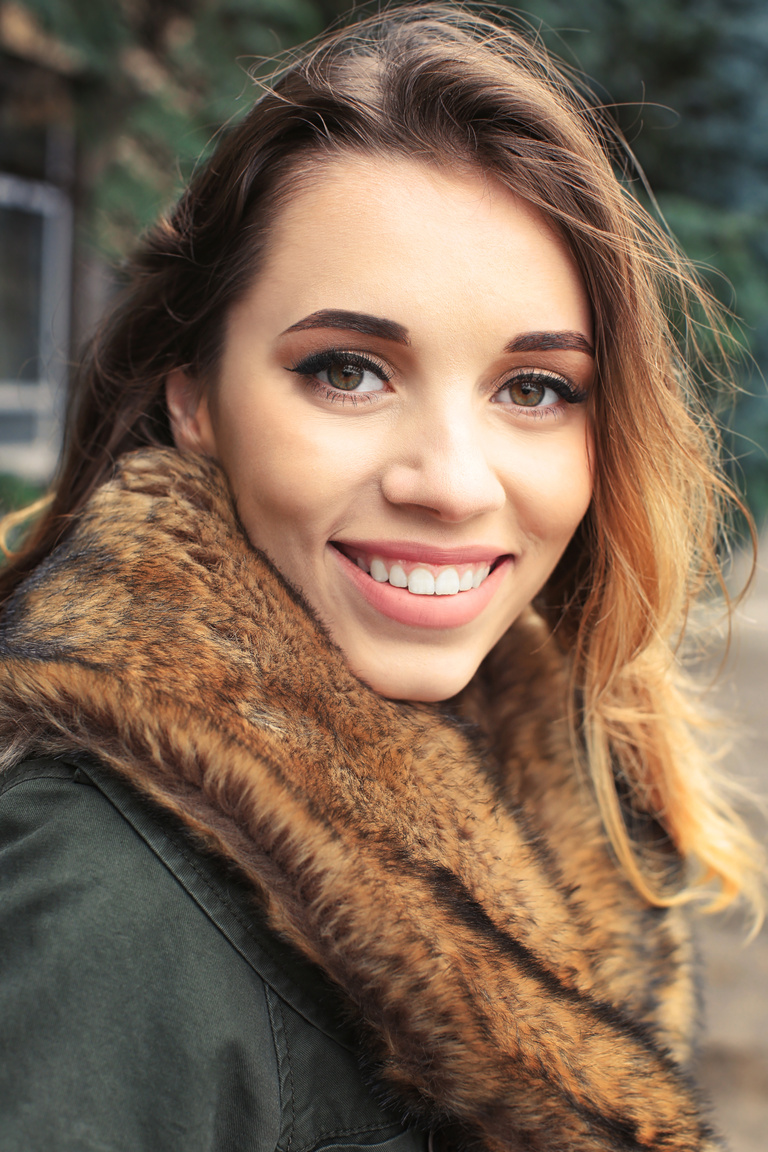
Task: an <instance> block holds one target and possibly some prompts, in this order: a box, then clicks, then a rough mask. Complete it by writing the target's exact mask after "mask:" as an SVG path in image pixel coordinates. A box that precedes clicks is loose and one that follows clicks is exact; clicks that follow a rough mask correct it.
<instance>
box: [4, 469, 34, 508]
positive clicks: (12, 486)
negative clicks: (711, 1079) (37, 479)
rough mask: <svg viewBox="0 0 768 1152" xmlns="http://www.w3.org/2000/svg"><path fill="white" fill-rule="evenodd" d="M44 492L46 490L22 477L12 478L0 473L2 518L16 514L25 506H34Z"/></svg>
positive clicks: (8, 474)
mask: <svg viewBox="0 0 768 1152" xmlns="http://www.w3.org/2000/svg"><path fill="white" fill-rule="evenodd" d="M43 492H44V488H43V487H42V485H40V484H34V483H33V482H32V481H31V480H24V479H23V478H22V477H21V476H12V475H11V474H10V473H8V472H0V516H5V515H6V513H8V512H15V511H16V509H17V508H23V507H24V506H25V504H32V503H33V501H35V500H37V499H39V497H40V496H42V494H43Z"/></svg>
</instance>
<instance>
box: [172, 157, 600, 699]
mask: <svg viewBox="0 0 768 1152" xmlns="http://www.w3.org/2000/svg"><path fill="white" fill-rule="evenodd" d="M327 310H333V311H336V312H338V311H340V310H344V311H351V312H356V313H362V314H366V315H371V316H374V317H378V318H384V319H386V320H387V321H389V322H391V324H394V325H396V326H400V328H404V329H407V333H408V335H407V341H408V342H407V343H403V342H402V341H403V338H404V337H403V333H402V332H401V331H400V330H399V329H397V328H394V329H392V330H391V331H389V332H383V333H379V334H371V333H365V332H361V331H359V330H358V328H359V326H357V327H345V328H343V329H339V328H338V327H330V326H328V324H323V325H322V326H315V325H316V324H317V323H318V321H317V319H315V320H314V321H313V322H312V324H311V326H307V325H306V324H305V325H304V326H302V324H301V322H302V321H303V320H305V318H307V317H310V316H314V315H315V314H316V313H317V312H325V311H327ZM334 323H335V321H334ZM345 323H346V322H345ZM297 326H298V327H297ZM289 329H292V330H290V331H289ZM542 333H545V334H551V333H568V334H571V335H570V336H568V337H567V338H561V339H560V343H565V344H567V345H571V346H570V347H566V348H562V347H561V348H558V347H551V345H552V343H553V341H552V340H549V339H548V340H544V339H543V338H542V337H541V334H542ZM577 337H578V339H576V338H577ZM513 341H517V350H514V349H511V348H510V345H511V343H512V342H513ZM590 341H591V316H590V309H589V304H588V301H587V298H586V294H585V291H584V288H583V286H582V283H581V280H580V277H579V275H578V272H577V270H576V268H575V266H574V264H573V261H572V259H571V258H570V256H569V254H568V253H567V252H566V250H565V248H564V246H563V245H562V243H561V242H560V241H559V240H558V238H557V237H556V235H555V234H554V233H553V232H552V230H551V229H550V228H549V227H548V225H547V224H546V222H545V221H544V219H543V218H542V217H541V216H540V215H539V214H537V213H536V212H535V211H534V210H532V209H531V208H530V207H529V206H528V205H526V204H524V203H523V202H521V201H520V200H518V199H517V198H516V197H515V196H514V195H513V194H512V193H510V192H509V191H508V190H507V189H505V188H503V187H501V186H500V185H498V184H496V183H495V182H494V181H493V180H491V179H488V178H485V177H483V176H482V175H480V174H474V173H446V172H445V171H442V170H438V169H436V168H434V167H430V166H427V165H426V164H421V163H418V162H416V161H411V160H404V159H400V158H381V157H377V158H373V157H371V158H363V157H357V156H354V157H353V156H351V157H344V158H341V159H336V160H333V161H329V162H328V163H327V164H325V165H323V166H320V167H318V175H317V178H316V179H314V180H313V182H312V184H311V186H308V187H304V188H303V189H302V190H300V191H298V192H297V194H296V195H295V196H294V198H293V199H292V201H291V202H290V203H289V204H288V205H287V206H286V208H285V209H284V210H283V212H282V215H281V216H280V218H279V220H278V222H277V224H276V226H275V229H274V233H273V235H272V238H271V244H270V247H269V251H268V253H267V258H266V261H265V264H264V266H263V269H262V271H261V273H260V274H259V276H258V277H257V278H256V279H255V281H254V283H253V285H252V287H251V288H250V290H249V291H248V292H247V293H246V294H245V296H244V297H243V298H242V299H241V300H240V301H239V302H238V303H237V304H236V305H235V306H234V308H233V309H232V311H231V313H230V315H229V317H228V323H227V328H226V334H225V340H224V347H223V355H222V359H221V363H220V369H219V373H218V378H217V380H216V381H214V382H213V386H212V387H210V388H208V389H204V390H203V392H202V398H201V390H200V388H199V387H197V386H196V385H197V383H198V382H196V381H190V380H189V379H188V378H187V377H186V376H185V374H184V373H183V372H182V371H181V370H179V371H176V372H173V373H171V374H170V375H169V378H168V381H167V396H168V404H169V411H170V414H171V421H172V426H173V430H174V436H175V440H176V445H177V447H179V448H180V449H182V450H183V451H191V452H203V453H205V454H207V455H210V456H213V457H215V458H216V459H218V460H219V461H220V462H221V464H222V465H223V468H224V470H225V472H226V474H227V477H228V479H229V482H230V484H231V486H232V488H233V491H234V493H235V497H236V501H237V505H238V510H239V513H240V516H241V518H242V521H243V524H244V526H245V529H246V531H247V533H248V535H249V537H250V539H251V541H252V542H253V543H254V544H255V545H256V546H257V547H259V548H261V549H263V550H264V551H265V552H266V553H267V554H268V555H269V557H270V558H271V559H272V560H273V562H274V563H275V565H276V566H277V568H278V569H279V570H280V572H281V573H282V574H283V575H284V576H285V577H286V578H287V579H288V580H289V581H290V582H291V583H292V584H294V585H295V586H296V587H297V588H299V589H300V590H301V592H302V593H303V594H304V596H305V597H306V599H307V600H308V602H309V603H310V604H311V605H312V607H313V608H314V609H315V611H316V612H317V614H318V616H319V618H320V619H321V620H322V621H323V623H324V624H325V625H326V626H327V628H328V629H329V631H330V633H331V636H332V637H333V639H334V640H335V641H336V642H337V643H338V644H339V646H340V647H341V649H342V651H343V652H344V654H345V656H346V657H347V660H348V662H349V664H350V666H351V668H352V669H353V671H355V672H356V673H357V674H358V675H359V676H360V677H361V678H362V679H364V680H365V681H366V682H367V683H368V684H370V685H371V687H373V688H374V689H375V690H376V691H378V692H380V693H381V694H382V695H384V696H388V697H391V698H394V699H412V700H424V701H435V700H442V699H446V698H448V697H450V696H453V695H454V694H455V693H456V692H458V691H459V690H460V689H461V688H463V687H464V686H465V685H466V684H467V683H468V682H469V680H470V679H471V677H472V675H473V674H474V672H475V670H476V668H477V667H478V665H479V663H480V662H481V660H482V659H483V658H484V657H485V656H486V654H487V653H488V652H489V651H490V650H491V648H492V647H493V646H494V645H495V644H496V642H497V641H498V640H499V638H500V637H501V636H502V635H503V634H504V633H505V632H506V631H507V629H508V628H509V626H510V625H511V624H512V622H513V621H514V620H515V619H516V618H517V617H518V616H519V614H520V612H521V611H522V610H523V609H524V608H525V607H526V605H528V604H529V603H530V602H531V600H532V599H533V597H534V596H535V595H536V593H537V592H538V591H539V590H540V589H541V587H542V586H543V585H544V583H545V582H546V580H547V578H548V577H549V575H550V573H551V572H552V570H553V568H554V567H555V565H556V563H557V561H558V560H559V558H560V556H561V555H562V552H563V550H564V549H565V547H566V545H567V543H568V541H569V540H570V538H571V536H572V535H573V532H574V531H575V529H576V527H577V525H578V524H579V521H580V520H581V519H582V517H583V515H584V513H585V512H586V509H587V507H588V504H589V501H590V497H591V490H592V471H591V462H590V436H589V427H588V420H587V405H586V403H585V402H584V398H585V396H586V393H587V392H588V389H589V386H590V384H591V381H592V376H593V371H594V363H593V359H592V357H591V355H590V354H589V351H588V347H589V342H590ZM522 342H525V344H526V345H528V346H530V345H531V344H532V345H534V347H533V348H532V349H530V348H529V350H524V349H523V350H521V348H520V345H521V343H522ZM555 343H557V341H555ZM329 349H331V350H334V349H335V350H343V352H345V353H356V354H357V355H358V357H359V356H360V355H363V356H365V357H367V358H368V359H369V360H371V361H373V363H374V369H373V370H371V369H362V370H361V369H359V366H358V374H359V377H360V379H359V387H358V389H357V391H353V392H350V391H343V390H341V389H339V388H334V387H332V385H331V383H330V381H331V380H332V379H336V380H337V379H338V378H339V377H338V375H334V373H333V372H330V373H329V371H328V370H323V369H317V368H316V367H315V368H314V369H313V370H312V371H311V372H307V371H301V372H297V371H296V368H297V366H299V365H301V363H302V361H306V358H307V357H308V356H310V355H312V354H316V353H322V352H327V351H328V350H329ZM363 371H364V375H363ZM531 372H534V373H538V375H536V376H535V377H534V382H535V386H536V389H537V392H536V396H537V397H538V398H539V400H540V402H539V403H538V404H537V405H535V406H530V405H526V404H525V403H523V402H521V394H520V381H521V380H523V381H524V380H526V379H527V380H530V379H531V375H530V374H531ZM543 374H545V375H543ZM553 374H554V378H555V381H557V380H561V379H565V380H566V382H570V387H571V395H572V396H573V395H575V394H576V393H575V392H574V390H576V392H577V393H578V398H579V399H578V402H567V401H566V400H565V399H563V398H562V396H561V395H559V394H558V392H557V391H556V390H554V389H553V388H551V387H550V383H551V380H550V377H552V376H553ZM382 376H384V377H385V379H382ZM510 379H513V380H514V382H515V388H514V389H513V390H512V391H509V390H507V389H506V388H505V385H506V384H507V383H508V382H509V381H510ZM542 382H543V383H542ZM545 389H546V390H545ZM353 541H357V542H359V541H377V542H387V541H398V542H400V543H402V542H406V543H411V544H413V545H416V546H417V550H418V547H420V546H421V547H424V548H425V549H426V548H433V549H434V548H442V549H448V550H449V551H450V552H453V551H454V550H455V553H456V555H457V556H458V557H461V555H462V550H466V549H472V548H481V549H490V550H491V552H492V553H493V554H494V555H498V556H500V557H501V556H505V555H506V556H510V557H511V561H509V562H507V563H506V564H505V565H504V570H503V572H498V573H496V574H495V576H494V575H492V576H491V580H492V581H493V585H494V591H493V594H492V596H491V597H490V599H488V601H487V603H485V604H484V606H483V607H482V610H481V611H479V613H478V614H477V615H476V617H475V618H474V619H472V620H471V621H469V622H466V623H461V624H458V625H454V626H449V627H435V626H429V627H427V626H421V625H418V624H413V623H404V622H402V621H399V620H396V619H393V618H391V617H390V616H388V615H385V614H384V613H383V612H382V611H380V610H379V609H378V608H377V607H376V606H374V605H373V604H372V603H371V602H370V601H369V600H368V599H367V598H366V596H364V595H363V594H361V591H360V580H359V578H358V580H357V582H356V581H355V580H354V579H353V578H351V576H350V572H349V569H350V567H351V565H349V564H348V563H347V562H345V561H343V560H341V559H340V556H339V551H338V550H337V548H336V547H335V546H334V543H332V542H336V543H340V544H342V546H344V545H347V546H348V545H349V544H350V542H353ZM396 551H397V549H396V548H393V550H392V555H393V556H395V555H396ZM366 579H367V577H366ZM463 595H470V596H471V595H472V593H459V597H461V596H463ZM405 596H409V597H410V596H411V594H410V593H406V592H402V593H401V597H405ZM419 599H420V600H426V599H427V598H419ZM430 599H438V598H430ZM440 599H444V598H440ZM429 610H431V609H429V608H428V609H427V611H429Z"/></svg>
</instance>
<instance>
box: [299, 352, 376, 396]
mask: <svg viewBox="0 0 768 1152" xmlns="http://www.w3.org/2000/svg"><path fill="white" fill-rule="evenodd" d="M289 371H291V372H296V373H298V374H299V375H301V376H309V377H312V378H313V379H314V380H316V381H317V382H318V383H320V384H326V385H330V387H331V388H334V389H337V390H338V391H339V392H357V393H360V392H381V391H383V390H384V387H385V385H386V383H387V382H388V380H389V376H388V374H387V372H386V371H385V370H384V368H383V367H382V366H381V365H380V364H377V363H376V362H375V361H374V360H371V359H369V358H368V357H367V356H361V355H360V354H359V353H357V352H343V351H340V350H337V349H329V350H327V351H324V352H313V353H312V355H311V356H305V357H304V359H303V360H300V361H299V363H298V364H295V365H294V366H293V367H292V368H290V369H289Z"/></svg>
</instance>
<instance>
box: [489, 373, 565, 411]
mask: <svg viewBox="0 0 768 1152" xmlns="http://www.w3.org/2000/svg"><path fill="white" fill-rule="evenodd" d="M493 400H494V402H495V403H496V404H506V405H510V406H514V407H516V408H553V407H554V406H555V405H557V404H558V402H559V401H561V400H565V401H566V403H568V404H580V403H581V402H582V401H584V400H586V392H584V390H583V389H581V388H577V387H576V386H575V385H574V384H572V383H571V382H570V380H566V379H565V377H564V376H555V375H553V374H551V373H549V372H534V371H526V372H520V373H518V374H517V375H516V376H513V377H512V379H511V380H507V382H506V383H505V384H503V385H502V386H501V388H499V390H498V392H497V393H496V394H495V396H494V397H493Z"/></svg>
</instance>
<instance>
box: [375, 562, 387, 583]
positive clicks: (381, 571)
mask: <svg viewBox="0 0 768 1152" xmlns="http://www.w3.org/2000/svg"><path fill="white" fill-rule="evenodd" d="M371 576H373V578H374V580H375V581H376V583H377V584H386V583H387V581H388V580H389V572H387V566H386V564H385V563H384V561H383V560H371Z"/></svg>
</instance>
